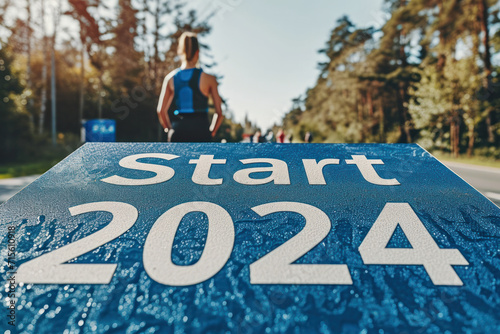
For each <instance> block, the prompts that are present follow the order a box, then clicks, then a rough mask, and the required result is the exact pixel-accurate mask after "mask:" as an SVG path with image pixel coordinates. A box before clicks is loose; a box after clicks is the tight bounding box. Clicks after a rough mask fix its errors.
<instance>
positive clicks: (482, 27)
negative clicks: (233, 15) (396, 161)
mask: <svg viewBox="0 0 500 334" xmlns="http://www.w3.org/2000/svg"><path fill="white" fill-rule="evenodd" d="M383 9H384V11H385V13H386V17H387V20H386V21H385V22H384V23H383V24H382V25H381V27H378V28H375V27H358V26H356V25H355V24H354V23H353V22H352V21H351V20H350V19H349V17H347V16H343V17H340V18H338V17H332V26H334V27H333V30H332V31H331V35H330V38H329V40H328V41H326V44H325V46H324V48H322V49H321V50H320V51H319V52H320V53H321V54H322V55H323V58H324V59H326V61H324V62H322V63H320V64H319V65H318V66H319V76H318V80H317V82H316V84H315V85H314V87H311V88H309V89H307V91H306V92H305V93H304V94H303V95H302V96H299V97H297V98H296V99H294V100H293V107H292V108H291V110H290V111H289V112H288V113H286V114H285V115H284V117H283V122H282V124H276V125H275V127H274V129H275V130H277V128H280V127H282V128H283V129H284V130H285V132H286V133H287V134H288V135H290V136H293V138H294V142H300V141H301V139H302V138H304V136H305V134H306V133H307V132H309V133H310V134H312V138H313V142H315V143H418V144H420V145H421V146H423V147H424V148H426V149H428V150H431V151H434V150H438V151H443V152H449V153H451V154H452V155H454V156H459V155H468V156H474V155H475V156H487V157H491V158H494V159H500V113H499V107H500V76H499V70H500V57H499V51H500V17H499V10H500V6H499V4H498V2H497V1H492V0H411V1H405V0H386V1H385V2H384V8H383ZM213 15H215V12H214V13H206V12H205V13H199V12H197V11H196V10H194V9H191V8H190V7H189V6H188V3H187V2H186V1H184V0H22V1H19V0H0V164H1V163H4V162H12V161H33V160H36V159H43V158H46V157H51V156H53V155H54V154H55V155H60V156H64V155H67V154H68V153H70V152H72V151H73V150H74V149H76V148H77V147H78V146H79V145H80V144H81V143H80V131H81V124H82V122H83V121H85V120H88V119H94V118H107V119H114V120H116V122H117V141H128V142H134V141H141V142H144V141H146V142H153V141H165V135H164V133H163V131H162V129H161V128H160V126H159V122H158V120H157V116H156V112H155V111H156V104H157V99H158V96H159V90H160V88H161V84H162V81H163V79H164V77H165V75H166V74H167V73H169V72H170V71H172V70H173V69H175V68H177V67H178V66H179V64H180V60H179V57H178V56H177V53H176V49H177V45H178V39H179V37H180V36H181V34H182V33H183V32H185V31H193V32H196V33H198V34H199V36H200V37H201V38H202V40H203V37H204V36H207V35H209V34H210V33H211V30H212V23H211V19H212V17H213ZM202 59H203V60H205V62H204V63H203V64H202V66H203V67H204V68H206V69H207V70H209V71H210V69H216V67H215V65H216V59H214V57H213V55H212V54H211V51H210V46H209V45H202ZM255 66H258V64H255ZM313 70H315V69H311V71H313ZM212 72H213V71H212ZM213 74H216V75H217V74H218V73H213ZM219 78H220V82H221V84H224V79H223V77H222V76H219ZM224 98H228V99H230V97H225V96H223V99H224ZM224 109H225V110H224V112H225V115H226V119H225V121H224V124H223V125H222V127H221V130H220V131H219V134H218V137H217V138H216V140H217V141H221V140H225V141H228V142H239V141H241V139H242V138H243V135H244V134H248V135H251V134H252V133H254V132H255V131H257V128H256V126H255V125H254V124H252V123H251V120H248V119H247V118H245V121H244V122H243V124H239V123H238V122H236V121H234V117H233V115H234V114H237V113H238V114H239V113H242V112H243V111H241V110H231V109H230V108H228V107H227V105H226V107H225V108H224ZM53 115H56V117H54V116H53ZM261 130H263V133H265V131H266V129H261Z"/></svg>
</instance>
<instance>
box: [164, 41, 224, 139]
mask: <svg viewBox="0 0 500 334" xmlns="http://www.w3.org/2000/svg"><path fill="white" fill-rule="evenodd" d="M177 53H178V54H179V56H180V57H181V58H182V65H181V67H180V68H179V69H177V70H175V71H173V72H171V73H170V74H168V75H167V76H166V77H165V80H164V81H163V87H162V89H161V95H160V100H159V102H158V108H157V113H158V118H159V119H160V123H161V125H162V126H163V128H164V129H165V132H167V133H168V141H169V142H210V141H212V138H213V137H214V136H215V134H216V133H217V130H218V129H219V127H220V125H221V124H222V120H223V115H222V106H221V105H222V99H221V97H220V96H219V92H218V90H217V86H218V84H217V80H216V78H215V77H214V76H213V75H209V74H206V73H204V72H203V70H202V69H200V68H198V67H197V64H198V60H199V58H200V49H199V43H198V38H197V37H196V34H194V33H189V32H185V33H183V34H182V36H181V38H180V41H179V48H178V50H177ZM209 96H211V97H212V100H213V103H214V106H215V112H216V114H215V115H214V118H213V120H212V125H210V122H209V120H208V98H209ZM169 110H174V111H173V115H169Z"/></svg>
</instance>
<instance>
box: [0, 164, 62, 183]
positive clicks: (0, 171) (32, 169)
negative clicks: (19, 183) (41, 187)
mask: <svg viewBox="0 0 500 334" xmlns="http://www.w3.org/2000/svg"><path fill="white" fill-rule="evenodd" d="M60 160H62V159H51V160H44V161H37V162H30V163H12V164H0V179H9V178H12V177H21V176H29V175H35V174H43V173H45V172H46V171H48V170H49V169H51V168H52V167H53V166H55V165H56V164H57V163H58V162H59V161H60Z"/></svg>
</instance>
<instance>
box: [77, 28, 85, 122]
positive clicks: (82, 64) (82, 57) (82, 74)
mask: <svg viewBox="0 0 500 334" xmlns="http://www.w3.org/2000/svg"><path fill="white" fill-rule="evenodd" d="M81 39H82V50H81V53H80V67H81V70H80V103H79V106H78V121H79V122H78V124H79V126H80V127H81V126H82V125H83V109H84V108H85V37H83V36H81Z"/></svg>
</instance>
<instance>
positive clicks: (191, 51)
mask: <svg viewBox="0 0 500 334" xmlns="http://www.w3.org/2000/svg"><path fill="white" fill-rule="evenodd" d="M199 50H200V45H199V43H198V37H196V34H195V33H192V32H185V33H183V34H182V35H181V38H180V39H179V48H178V49H177V53H178V54H179V55H181V56H183V57H184V59H185V60H186V61H191V60H192V59H193V58H194V56H195V54H196V52H198V51H199Z"/></svg>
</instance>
